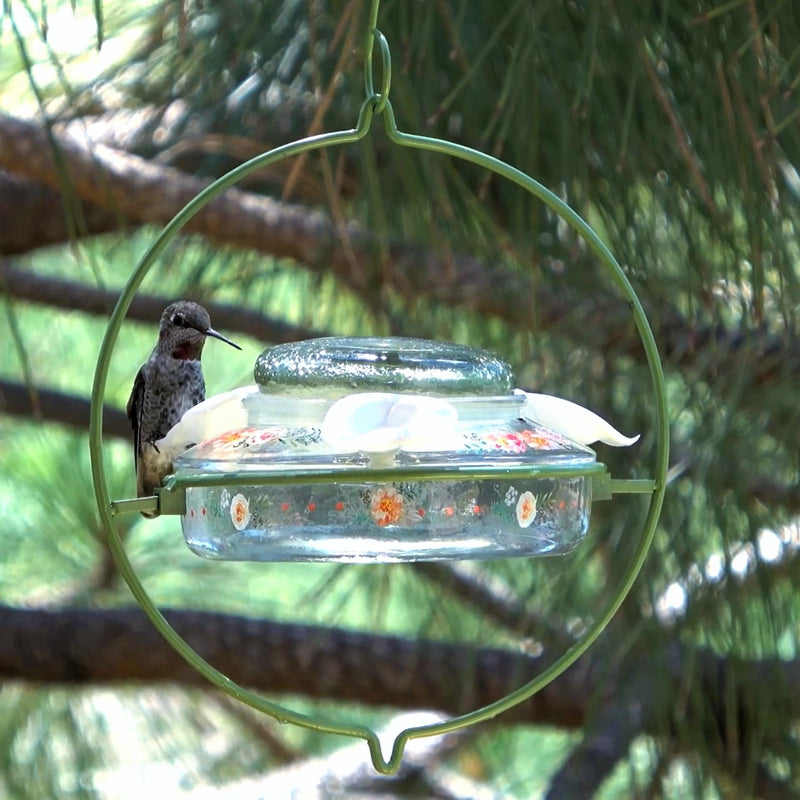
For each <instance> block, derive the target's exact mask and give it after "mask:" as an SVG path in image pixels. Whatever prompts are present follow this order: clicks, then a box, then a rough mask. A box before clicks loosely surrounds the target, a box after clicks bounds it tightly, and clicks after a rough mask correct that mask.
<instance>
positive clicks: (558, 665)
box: [89, 0, 669, 774]
mask: <svg viewBox="0 0 800 800" xmlns="http://www.w3.org/2000/svg"><path fill="white" fill-rule="evenodd" d="M379 5H380V0H372V4H371V7H370V16H369V29H368V31H369V32H368V38H367V55H366V59H365V66H364V82H365V88H366V99H365V101H364V103H363V104H362V106H361V110H360V112H359V116H358V121H357V124H356V127H355V128H352V129H350V130H345V131H338V132H334V133H325V134H321V135H318V136H310V137H307V138H305V139H300V140H299V141H296V142H292V143H290V144H286V145H283V146H281V147H276V148H274V149H273V150H270V151H269V152H267V153H264V154H262V155H259V156H256V157H255V158H253V159H251V160H250V161H248V162H246V163H244V164H242V165H241V166H239V167H237V168H236V169H234V170H232V171H231V172H229V173H227V174H226V175H224V176H222V177H221V178H220V179H218V180H217V181H215V182H214V183H212V184H211V185H210V186H208V187H207V188H206V189H205V190H203V191H202V192H201V193H200V194H199V195H197V197H195V198H194V199H193V200H192V201H190V202H189V203H188V204H187V205H186V206H185V207H184V208H183V209H182V210H181V211H180V212H179V213H178V214H177V215H176V216H175V217H174V218H173V219H172V220H171V221H170V222H169V223H168V224H167V225H166V227H165V228H164V229H163V231H162V232H161V234H160V235H159V236H158V237H157V238H156V240H155V241H154V242H153V244H152V245H151V246H150V247H149V249H148V250H147V252H146V253H145V254H144V256H143V257H142V259H141V261H140V262H139V264H138V265H137V267H136V269H135V270H134V272H133V274H132V275H131V277H130V279H129V280H128V283H127V284H126V286H125V288H124V289H123V291H122V294H121V295H120V298H119V301H118V302H117V305H116V307H115V308H114V311H113V313H112V315H111V318H110V320H109V323H108V327H107V329H106V334H105V337H104V339H103V343H102V346H101V348H100V353H99V356H98V361H97V367H96V371H95V377H94V384H93V387H92V406H91V412H90V432H89V448H90V452H91V459H92V479H93V484H94V491H95V494H96V497H97V504H98V510H99V513H100V519H101V521H102V524H103V526H104V528H105V531H106V534H107V536H108V541H109V546H110V548H111V551H112V554H113V556H114V558H115V560H116V562H117V564H118V566H119V569H120V572H121V574H122V576H123V577H124V578H125V580H126V581H127V583H128V585H129V586H130V589H131V592H132V593H133V595H134V597H135V599H136V601H137V603H138V604H139V605H140V606H141V607H142V609H143V610H144V612H145V613H146V614H147V616H148V618H149V619H150V621H151V622H152V624H153V625H154V626H155V627H156V628H157V629H158V631H159V632H160V633H161V634H162V636H164V638H165V639H166V640H167V642H168V643H169V644H170V645H171V646H172V647H173V648H174V649H175V650H176V651H177V652H178V653H179V654H180V655H181V656H182V657H183V658H184V659H185V660H186V661H187V662H188V663H189V664H190V665H191V666H192V667H193V668H194V669H196V670H197V671H198V672H200V673H201V674H202V675H204V676H205V677H206V678H207V679H208V680H209V681H210V682H211V683H212V684H214V685H215V686H216V687H218V688H219V689H221V690H222V691H224V692H227V693H228V694H229V695H231V696H233V697H235V698H237V699H239V700H241V701H242V702H243V703H246V704H247V705H249V706H251V707H252V708H255V709H257V710H259V711H261V712H263V713H265V714H268V715H269V716H271V717H274V718H275V719H277V720H278V721H280V722H288V723H293V724H295V725H300V726H303V727H306V728H310V729H313V730H316V731H320V732H325V733H332V734H338V735H343V736H350V737H356V738H360V739H364V740H365V741H366V742H367V744H368V747H369V752H370V756H371V759H372V763H373V766H374V767H375V769H376V770H377V771H378V772H381V773H384V774H391V773H394V772H396V771H397V769H398V767H399V766H400V762H401V760H402V757H403V752H404V750H405V746H406V744H407V743H408V741H409V740H410V739H415V738H419V737H423V736H435V735H439V734H444V733H447V732H450V731H454V730H457V729H460V728H463V727H466V726H468V725H472V724H475V723H478V722H483V721H485V720H488V719H491V718H493V717H495V716H497V715H498V714H501V713H503V712H504V711H506V710H508V709H510V708H512V707H513V706H515V705H517V704H518V703H521V702H523V701H525V700H527V699H528V698H529V697H531V696H532V695H533V694H535V693H536V692H538V691H539V690H540V689H542V688H543V687H544V686H546V685H547V684H548V683H550V682H551V681H552V680H554V679H555V678H556V677H558V675H560V674H561V673H562V672H563V671H564V670H565V669H567V667H569V666H570V665H571V664H572V663H574V662H575V660H576V659H578V658H579V657H580V656H581V655H582V654H583V653H584V652H585V651H586V650H587V649H588V648H589V647H590V646H591V644H592V643H593V642H594V641H595V639H597V637H598V636H599V635H600V633H601V632H602V630H603V629H604V628H605V627H606V625H607V624H608V623H609V622H610V620H611V618H612V617H613V616H614V614H615V613H616V612H617V610H618V608H619V606H620V605H621V603H622V601H623V600H624V598H625V596H626V595H627V594H628V592H629V591H630V588H631V586H632V585H633V582H634V581H635V579H636V576H637V575H638V574H639V571H640V569H641V567H642V564H643V563H644V559H645V557H646V555H647V551H648V550H649V548H650V544H651V542H652V539H653V536H654V534H655V530H656V526H657V524H658V518H659V515H660V513H661V506H662V504H663V499H664V492H665V490H666V483H667V467H668V458H669V424H668V418H667V402H666V394H665V388H664V374H663V370H662V367H661V361H660V359H659V355H658V348H657V346H656V342H655V339H654V337H653V333H652V330H651V329H650V325H649V323H648V321H647V318H646V316H645V313H644V309H643V308H642V305H641V303H640V301H639V299H638V297H637V296H636V293H635V292H634V290H633V287H632V286H631V284H630V281H629V280H628V278H627V277H626V275H625V273H624V272H623V270H622V268H621V267H620V265H619V264H618V263H617V261H616V259H615V258H614V256H613V255H612V254H611V252H610V251H609V250H608V248H607V247H606V246H605V245H604V244H603V242H602V240H601V239H600V238H599V237H598V235H597V234H596V233H595V232H594V230H593V229H592V228H591V227H590V226H589V225H588V223H586V222H585V221H584V220H583V219H582V218H581V217H580V216H579V215H578V214H577V213H576V212H575V211H573V210H572V209H571V208H570V207H569V206H568V205H567V204H566V203H564V202H563V201H562V200H561V199H560V198H559V197H558V196H557V195H555V194H554V193H553V192H551V191H550V190H549V189H547V188H545V187H544V186H542V185H541V184H540V183H538V182H537V181H535V180H534V179H533V178H531V177H529V176H528V175H526V174H525V173H523V172H521V171H520V170H518V169H515V168H514V167H512V166H510V165H508V164H506V163H504V162H503V161H500V160H499V159H497V158H494V157H492V156H489V155H487V154H485V153H482V152H480V151H478V150H473V149H471V148H469V147H465V146H463V145H459V144H454V143H451V142H446V141H443V140H440V139H432V138H429V137H426V136H418V135H414V134H408V133H402V132H401V131H400V130H398V128H397V124H396V122H395V117H394V112H393V110H392V106H391V103H390V101H389V89H390V86H391V56H390V53H389V46H388V43H387V41H386V39H385V37H384V36H383V34H381V32H380V31H379V30H377V27H376V25H377V16H378V8H379ZM376 45H377V47H378V50H379V52H380V54H381V78H382V79H381V88H380V92H376V91H375V89H374V82H373V66H372V61H373V51H374V49H375V46H376ZM379 115H383V119H384V125H385V129H386V134H387V136H388V137H389V139H390V140H391V141H392V142H394V143H396V144H398V145H400V146H402V147H410V148H415V149H419V150H426V151H433V152H437V153H441V154H443V155H446V156H450V157H452V158H457V159H462V160H464V161H469V162H472V163H473V164H476V165H477V166H479V167H482V168H484V169H487V170H489V171H491V172H494V173H496V174H498V175H500V176H501V177H503V178H506V179H507V180H509V181H511V182H513V183H516V184H517V185H518V186H520V187H522V188H523V189H525V190H527V191H528V192H530V193H531V194H533V195H534V196H536V197H537V198H539V199H540V200H541V201H542V202H543V203H545V205H547V206H548V207H549V208H550V209H552V210H553V211H554V212H555V213H556V214H558V215H559V216H560V217H561V218H562V219H564V220H565V221H566V222H567V223H568V224H569V225H570V226H571V227H572V228H573V229H574V230H575V231H576V232H577V233H578V234H579V235H580V236H581V237H582V238H583V239H584V241H585V242H586V243H587V244H588V246H589V247H590V248H591V250H592V251H593V253H594V254H595V256H596V257H597V258H598V260H599V261H600V262H601V264H602V265H603V266H604V267H605V268H606V269H607V270H608V272H609V274H610V276H611V278H612V280H613V281H614V283H615V284H616V286H617V287H618V289H619V291H620V292H621V294H622V295H623V297H624V298H625V300H626V301H627V303H628V304H629V306H630V309H631V313H632V316H633V320H634V323H635V325H636V328H637V331H638V333H639V336H640V338H641V341H642V345H643V348H644V352H645V356H646V359H647V364H648V368H649V371H650V377H651V382H652V389H653V392H654V395H655V435H656V462H655V476H654V478H653V479H650V480H617V479H612V478H610V477H608V476H607V473H606V474H603V475H600V474H598V475H597V476H593V479H594V482H595V484H596V488H597V489H600V490H601V491H599V492H597V494H598V497H597V499H603V498H607V497H609V496H610V495H611V494H612V493H641V492H647V493H650V492H651V493H652V494H651V498H650V506H649V509H648V513H647V517H646V520H645V524H644V529H643V532H642V535H641V538H640V540H639V543H638V545H637V548H636V552H635V554H634V557H633V559H632V560H631V563H630V564H629V566H628V568H627V570H626V572H625V575H624V576H623V578H622V580H621V582H620V585H619V586H618V587H617V591H616V592H615V594H614V596H613V597H612V598H611V600H610V601H609V603H608V604H607V606H606V607H605V608H604V609H603V610H602V611H601V612H600V613H599V615H598V616H597V618H596V620H595V622H594V623H593V624H592V625H591V626H590V627H589V628H588V630H587V631H586V632H585V634H584V635H583V637H581V639H580V640H578V641H577V642H575V643H574V644H573V645H572V647H570V649H569V650H567V651H566V652H565V653H564V654H563V655H562V656H561V657H560V658H559V659H558V660H556V661H555V662H554V663H553V664H551V665H550V666H549V667H548V668H547V669H545V670H544V671H543V672H542V673H541V674H540V675H538V676H537V677H536V678H535V679H533V680H532V681H530V682H528V683H526V684H525V685H524V686H521V687H520V688H519V689H517V690H516V691H514V692H512V693H510V694H508V695H507V696H505V697H503V698H501V699H500V700H498V701H496V702H494V703H491V704H489V705H487V706H484V707H483V708H480V709H477V710H475V711H472V712H470V713H467V714H463V715H461V716H458V717H454V718H452V719H450V720H447V721H445V722H440V723H437V724H433V725H424V726H419V727H412V728H407V729H406V730H404V731H402V732H401V733H400V734H399V735H398V736H397V737H396V738H395V740H394V742H393V744H392V749H391V753H390V755H389V756H388V758H387V757H385V756H384V754H383V751H382V749H381V743H380V740H379V738H378V735H377V733H376V732H375V731H373V730H372V729H370V728H368V727H366V726H363V725H351V724H343V723H339V722H336V721H333V720H327V719H322V718H317V717H313V716H310V715H307V714H300V713H297V712H294V711H292V710H290V709H288V708H285V707H283V706H281V705H279V704H277V703H274V702H272V701H270V700H267V699H266V698H264V697H262V696H260V695H258V694H256V693H254V692H251V691H249V690H248V689H245V688H243V687H242V686H239V685H238V684H237V683H235V682H234V681H232V680H231V679H230V678H228V677H227V676H226V675H224V674H223V673H222V672H220V671H219V670H217V669H216V668H214V667H213V666H212V665H211V664H209V663H208V662H207V661H205V660H204V659H203V658H201V656H200V655H198V654H197V653H196V652H195V651H194V650H193V649H192V648H191V647H190V646H189V644H188V643H187V642H186V641H185V640H184V639H183V638H182V637H181V636H180V635H179V634H178V633H177V632H176V631H175V630H174V629H173V628H172V627H171V626H170V624H169V623H168V622H167V621H166V619H165V618H164V616H163V615H162V614H161V612H160V611H159V610H158V608H157V607H156V605H155V604H154V603H153V601H152V600H151V599H150V597H149V595H148V594H147V592H146V591H145V588H144V586H143V585H142V583H141V581H140V580H139V578H138V577H137V575H136V574H135V572H134V570H133V567H132V566H131V563H130V561H129V560H128V557H127V554H126V553H125V550H124V547H123V545H122V541H121V539H120V536H119V533H118V532H117V530H116V526H115V525H114V521H113V517H114V516H116V515H117V514H119V513H128V512H132V511H140V510H155V509H154V503H155V508H157V509H159V510H162V511H163V512H165V513H180V511H179V509H180V502H181V501H180V497H181V495H182V491H180V489H181V484H182V483H183V484H184V485H185V483H186V482H185V481H182V480H180V479H173V480H172V481H171V482H170V483H168V484H167V486H166V487H165V489H164V490H162V498H163V499H164V501H165V502H163V504H162V503H159V500H157V499H156V498H141V499H138V500H122V501H119V500H117V501H112V500H111V498H110V496H109V490H108V485H107V482H106V479H105V467H104V455H103V443H102V430H103V426H102V415H103V401H104V398H105V391H106V384H107V380H108V371H109V364H110V361H111V354H112V351H113V348H114V345H115V343H116V340H117V337H118V336H119V332H120V329H121V327H122V323H123V321H124V319H125V315H126V313H127V310H128V307H129V306H130V303H131V301H132V299H133V297H134V295H135V293H136V291H137V289H138V288H139V286H140V285H141V282H142V280H143V279H144V277H145V275H146V274H147V272H148V271H149V270H150V269H151V267H152V266H153V264H154V263H155V261H156V259H157V258H158V257H159V255H160V254H161V253H162V252H163V251H164V249H165V247H166V246H167V244H168V243H169V242H170V241H171V240H172V238H173V237H174V236H175V235H176V234H177V233H178V232H179V231H180V229H181V228H182V227H183V226H184V225H185V224H186V223H187V222H188V221H189V220H190V219H191V218H192V217H193V216H194V215H195V214H196V213H197V212H198V211H199V210H200V209H201V208H203V207H204V206H205V205H206V204H207V203H208V202H210V201H211V200H212V199H213V198H215V197H217V196H218V195H219V194H221V193H222V192H223V191H225V189H227V188H229V187H230V186H232V185H233V184H235V183H237V182H238V181H240V180H241V179H242V178H244V177H246V176H247V175H250V174H251V173H253V172H255V171H256V170H258V169H262V168H264V167H266V166H268V165H270V164H272V163H274V162H276V161H279V160H281V159H284V158H288V157H290V156H295V155H298V154H300V153H304V152H308V151H311V150H318V149H321V148H328V147H337V146H341V145H347V144H353V143H355V142H358V141H360V140H361V139H363V138H364V137H365V136H366V135H367V133H368V132H369V130H370V127H371V125H372V121H373V119H374V118H375V117H376V116H379ZM599 466H601V467H602V465H599ZM294 477H295V478H296V477H298V476H294ZM371 477H374V478H375V479H379V478H380V473H379V472H378V471H374V475H373V473H372V472H371V471H368V470H367V471H364V472H360V473H359V480H369V479H370V478H371ZM234 478H235V480H234ZM291 479H292V476H283V477H281V478H280V480H291ZM260 480H262V482H269V481H264V480H263V479H260ZM226 481H227V482H228V483H231V484H233V483H234V482H235V481H239V482H241V483H245V482H248V481H250V482H252V481H253V476H250V475H248V474H247V473H240V474H237V475H235V476H226ZM170 494H172V500H170V501H167V496H168V495H170ZM162 505H163V508H162V507H161V506H162ZM176 509H177V510H176Z"/></svg>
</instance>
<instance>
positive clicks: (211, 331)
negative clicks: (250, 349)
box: [203, 328, 242, 350]
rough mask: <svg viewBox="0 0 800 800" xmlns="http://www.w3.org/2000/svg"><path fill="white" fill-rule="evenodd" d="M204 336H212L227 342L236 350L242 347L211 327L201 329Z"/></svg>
mask: <svg viewBox="0 0 800 800" xmlns="http://www.w3.org/2000/svg"><path fill="white" fill-rule="evenodd" d="M203 333H204V334H205V335H206V336H213V337H214V338H215V339H219V340H220V341H222V342H225V343H226V344H229V345H230V346H231V347H235V348H236V349H237V350H241V349H242V348H241V347H239V345H238V344H236V342H232V341H231V340H230V339H226V338H225V337H224V336H223V335H222V334H221V333H217V332H216V331H215V330H214V329H213V328H207V329H206V330H204V331H203Z"/></svg>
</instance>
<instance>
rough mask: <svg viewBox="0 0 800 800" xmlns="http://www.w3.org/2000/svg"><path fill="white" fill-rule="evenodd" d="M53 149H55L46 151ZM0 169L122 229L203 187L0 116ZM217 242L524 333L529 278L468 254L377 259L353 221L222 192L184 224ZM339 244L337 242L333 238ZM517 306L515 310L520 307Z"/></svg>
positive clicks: (406, 251)
mask: <svg viewBox="0 0 800 800" xmlns="http://www.w3.org/2000/svg"><path fill="white" fill-rule="evenodd" d="M53 145H55V147H56V150H55V151H54V149H53ZM0 168H2V169H5V170H8V171H9V172H13V173H14V174H15V175H17V176H21V177H24V178H27V179H28V180H31V181H34V182H36V183H39V184H42V185H43V186H47V187H49V188H51V189H54V190H57V191H59V192H61V194H62V195H63V196H64V197H65V198H67V202H70V203H75V202H78V201H79V202H81V203H87V202H88V203H91V204H94V205H96V206H100V207H103V208H108V209H109V210H110V211H111V212H113V213H114V214H116V215H119V216H120V217H121V218H124V219H126V220H129V221H131V222H132V223H145V222H149V223H154V224H160V225H163V224H166V222H167V221H169V220H170V219H172V217H173V216H174V215H175V214H176V213H177V212H178V211H180V210H181V209H182V208H183V207H184V206H185V205H186V204H187V203H188V202H189V201H190V200H192V199H193V198H194V197H196V196H197V194H199V192H200V191H201V190H202V189H203V188H205V187H206V186H207V185H208V182H207V181H203V180H200V179H197V178H193V177H191V176H188V175H186V174H184V173H182V172H180V171H178V170H176V169H172V168H170V167H166V166H163V165H160V164H156V163H153V162H150V161H146V160H145V159H142V158H138V157H137V156H133V155H130V154H128V153H124V152H122V151H119V150H114V149H112V148H110V147H106V146H104V145H99V144H94V143H92V142H90V141H87V140H86V138H77V130H74V131H72V133H70V134H68V135H62V134H59V133H56V132H54V131H47V130H46V129H45V128H43V127H42V126H40V125H37V124H35V123H32V122H26V121H23V120H20V119H15V118H13V117H9V116H7V115H3V114H0ZM184 231H185V232H187V233H200V234H202V235H204V236H206V237H207V238H208V239H210V240H211V241H213V242H216V243H219V244H223V245H226V246H235V247H244V248H251V249H254V250H256V251H258V252H263V253H269V254H271V255H273V256H275V257H276V258H290V259H294V260H295V261H297V262H299V263H300V264H303V265H304V266H306V267H308V268H309V269H311V270H313V271H316V272H320V273H323V274H331V273H332V274H333V275H335V276H336V277H337V278H338V279H339V280H341V281H342V282H343V283H344V284H345V285H347V286H349V287H350V288H351V289H352V290H353V291H354V292H356V293H357V294H361V295H363V296H370V295H372V294H373V293H374V291H375V288H376V287H379V286H380V285H382V284H383V285H389V286H391V287H392V288H393V289H394V290H395V291H396V292H398V293H399V294H400V295H401V296H402V297H404V298H406V299H409V300H412V299H419V298H423V297H428V298H431V299H435V300H439V301H441V302H444V303H446V304H449V305H458V306H459V307H460V308H463V309H475V310H476V311H480V312H482V313H485V314H488V315H490V316H499V317H501V318H507V317H509V315H510V316H511V317H512V318H513V319H514V320H515V321H516V322H517V323H518V324H520V325H522V326H523V327H530V319H531V315H530V313H529V308H528V307H527V306H526V304H520V303H519V298H520V297H533V288H534V283H533V280H532V278H531V276H530V275H528V274H525V273H522V272H520V271H517V270H512V269H508V268H507V267H504V266H503V265H501V264H493V265H491V270H487V268H486V265H485V264H483V263H482V262H481V261H479V260H478V259H475V258H471V257H466V256H463V257H452V258H443V257H441V256H439V255H437V254H436V253H433V252H432V251H429V250H426V249H424V248H419V247H412V246H409V245H396V246H392V247H390V248H389V259H388V262H387V263H378V259H377V250H376V248H375V243H374V242H372V241H370V239H369V237H368V236H366V235H365V234H364V233H363V232H362V231H360V230H359V229H358V228H357V227H356V226H355V225H350V226H349V227H348V229H347V231H345V232H342V231H340V230H339V229H338V228H337V226H336V225H335V224H334V223H333V222H332V221H331V220H330V219H329V218H328V217H326V216H325V215H323V214H321V213H318V212H312V211H309V210H307V209H306V208H303V207H301V206H296V205H290V204H287V203H280V202H277V201H275V200H273V199H271V198H269V197H264V196H261V195H255V194H250V193H247V192H242V191H240V190H238V189H234V188H231V189H228V190H227V191H225V192H224V193H223V194H221V195H220V196H218V197H216V198H215V199H214V200H212V201H211V202H210V203H209V204H208V205H206V206H205V207H204V208H203V209H202V210H200V211H199V212H198V213H197V214H196V215H195V216H194V217H193V218H192V219H191V220H190V221H189V222H188V223H187V224H186V226H185V227H184ZM343 234H344V238H345V239H346V242H344V243H343V242H342V238H343ZM521 306H522V307H521Z"/></svg>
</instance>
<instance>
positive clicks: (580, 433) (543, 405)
mask: <svg viewBox="0 0 800 800" xmlns="http://www.w3.org/2000/svg"><path fill="white" fill-rule="evenodd" d="M516 393H518V394H522V395H524V396H525V404H524V405H523V407H522V416H523V417H524V418H525V419H529V420H531V421H532V422H538V423H539V424H540V425H542V426H544V427H545V428H550V429H551V430H554V431H558V433H561V434H563V435H564V436H566V437H567V438H568V439H572V441H573V442H577V443H578V444H584V445H589V444H593V443H594V442H602V443H603V444H607V445H611V447H628V446H629V445H632V444H635V443H636V442H638V441H639V437H638V436H625V435H623V434H622V433H620V432H619V431H618V430H617V429H616V428H614V427H613V426H612V425H611V424H609V423H608V422H606V421H605V420H604V419H603V418H602V417H601V416H599V415H597V414H595V413H594V411H589V409H588V408H584V407H583V406H580V405H578V404H577V403H573V402H572V401H571V400H564V399H563V398H561V397H555V396H554V395H551V394H534V393H533V392H524V391H523V390H522V389H517V390H516Z"/></svg>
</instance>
